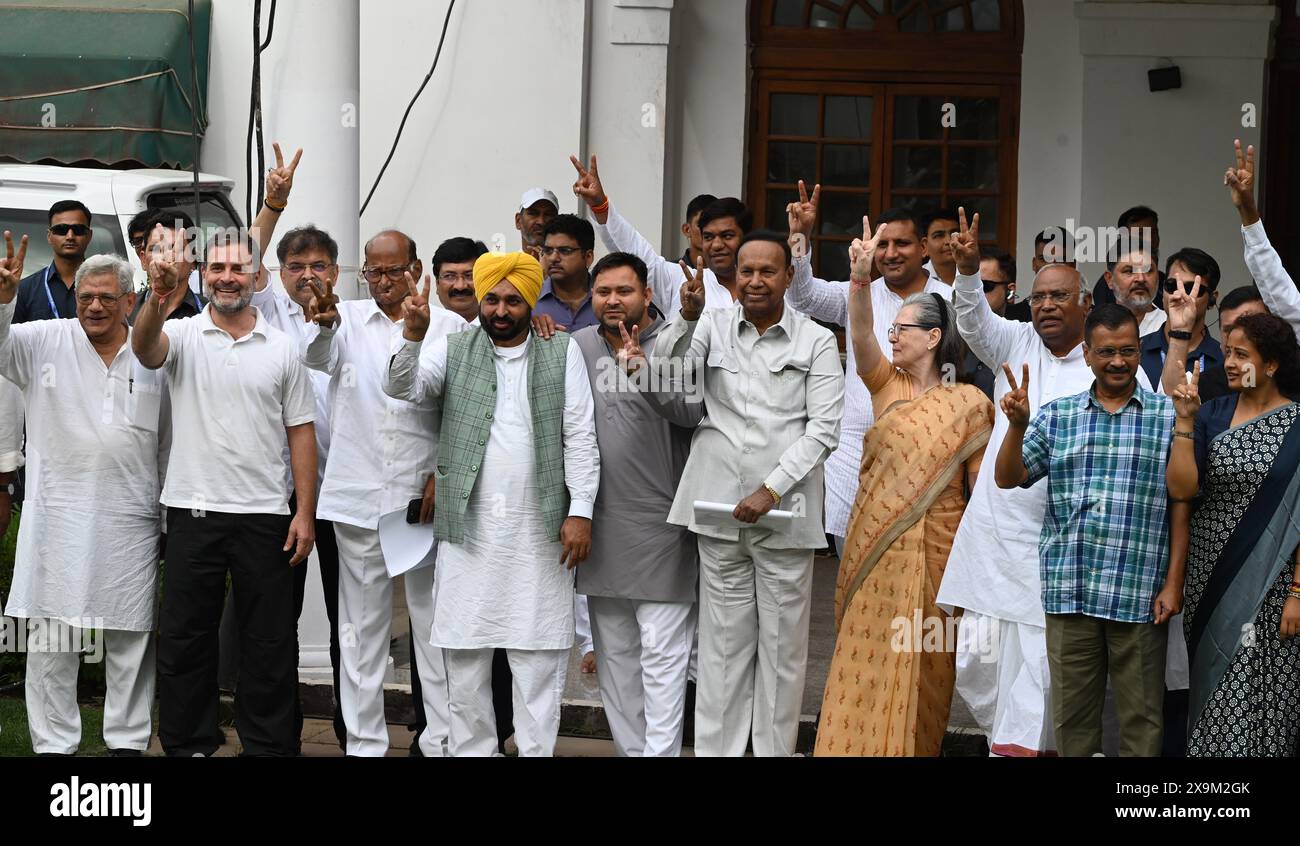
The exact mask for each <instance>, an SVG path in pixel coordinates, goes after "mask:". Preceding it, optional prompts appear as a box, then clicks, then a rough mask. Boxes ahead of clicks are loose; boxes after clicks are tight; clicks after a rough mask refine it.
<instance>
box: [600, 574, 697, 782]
mask: <svg viewBox="0 0 1300 846" xmlns="http://www.w3.org/2000/svg"><path fill="white" fill-rule="evenodd" d="M587 604H588V607H589V608H590V609H591V633H592V636H593V637H594V638H595V641H596V671H597V673H596V678H597V681H598V682H599V684H600V698H601V699H602V700H603V701H604V704H605V717H606V719H608V720H609V730H610V733H611V734H613V736H614V749H615V751H617V752H618V754H619V755H620V756H623V757H633V758H639V757H646V758H653V757H669V758H671V757H677V756H679V755H681V754H682V719H683V716H684V714H683V709H684V708H685V706H686V672H687V668H688V666H689V664H690V657H691V643H692V642H693V641H694V639H695V604H694V603H690V602H648V601H644V600H636V599H611V598H608V597H603V596H590V597H588V598H587Z"/></svg>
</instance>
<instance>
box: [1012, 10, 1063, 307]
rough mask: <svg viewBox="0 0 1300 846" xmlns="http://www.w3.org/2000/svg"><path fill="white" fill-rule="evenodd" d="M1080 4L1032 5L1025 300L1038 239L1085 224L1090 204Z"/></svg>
mask: <svg viewBox="0 0 1300 846" xmlns="http://www.w3.org/2000/svg"><path fill="white" fill-rule="evenodd" d="M1074 7H1075V2H1074V0H1028V2H1026V3H1025V47H1024V54H1023V56H1024V59H1023V66H1022V67H1023V73H1022V74H1021V82H1020V147H1019V165H1018V168H1017V169H1018V173H1019V180H1018V184H1017V196H1016V243H1015V244H1002V245H1000V246H1002V248H1003V249H1006V250H1009V251H1010V252H1011V253H1012V254H1013V255H1015V256H1016V259H1017V265H1018V277H1017V278H1019V279H1020V280H1022V281H1023V283H1024V284H1023V285H1022V286H1021V288H1020V291H1021V294H1022V295H1025V296H1027V295H1028V293H1029V283H1030V282H1031V281H1032V280H1033V264H1032V260H1033V257H1034V236H1035V235H1037V234H1038V233H1039V232H1041V231H1042V230H1043V229H1045V228H1046V227H1048V226H1053V225H1055V226H1064V225H1065V223H1066V220H1067V219H1070V218H1074V219H1075V220H1078V218H1079V210H1080V209H1081V208H1082V206H1083V199H1082V196H1083V143H1084V137H1083V56H1082V55H1081V54H1080V53H1079V24H1078V20H1077V19H1076V18H1075V14H1074Z"/></svg>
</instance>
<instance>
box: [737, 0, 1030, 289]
mask: <svg viewBox="0 0 1300 846" xmlns="http://www.w3.org/2000/svg"><path fill="white" fill-rule="evenodd" d="M752 13H753V15H754V20H753V21H752V28H751V31H752V33H753V40H754V44H753V54H752V64H753V68H754V86H755V88H754V96H753V114H752V117H751V119H752V121H753V124H752V132H751V139H752V144H751V148H750V160H749V165H750V168H749V196H750V201H751V203H752V205H753V206H754V208H755V216H756V218H758V219H759V220H761V221H763V222H764V223H765V224H766V225H767V226H770V227H772V228H776V229H784V228H785V226H786V216H785V206H786V205H787V204H788V203H789V202H790V201H791V200H792V199H794V197H795V196H796V191H797V183H798V180H799V179H804V180H806V181H807V182H808V183H809V185H811V184H813V183H814V182H820V183H821V185H822V215H821V221H820V223H819V228H818V231H817V233H816V236H815V242H814V244H813V245H812V249H813V261H814V266H815V267H816V268H817V271H818V273H819V274H820V275H821V276H823V277H825V278H831V279H844V278H847V275H848V257H847V246H848V243H849V241H851V240H852V239H853V238H854V237H857V236H858V235H860V234H861V232H862V215H863V213H864V212H865V213H869V214H871V215H872V216H873V217H874V216H877V215H879V214H880V213H881V212H882V211H884V210H885V209H887V208H891V207H893V206H907V207H911V208H914V209H918V210H927V209H929V208H934V207H941V206H956V205H964V206H965V207H966V208H967V211H968V212H973V211H978V212H980V215H981V220H982V226H981V230H982V233H983V238H984V240H986V241H987V242H989V243H990V244H993V243H997V244H999V245H1000V246H1002V247H1004V248H1006V249H1009V250H1011V251H1013V252H1014V248H1015V246H1016V245H1015V244H1014V243H1013V239H1014V233H1015V231H1016V222H1015V191H1016V155H1017V136H1018V134H1019V130H1018V121H1017V117H1018V113H1019V107H1020V53H1021V44H1022V37H1023V36H1022V30H1021V18H1022V14H1021V6H1020V3H1019V2H1018V0H755V2H754V3H753V4H752Z"/></svg>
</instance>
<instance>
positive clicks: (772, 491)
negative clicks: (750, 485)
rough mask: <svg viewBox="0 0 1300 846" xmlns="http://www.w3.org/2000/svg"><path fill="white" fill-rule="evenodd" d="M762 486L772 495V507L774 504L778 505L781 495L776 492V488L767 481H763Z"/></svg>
mask: <svg viewBox="0 0 1300 846" xmlns="http://www.w3.org/2000/svg"><path fill="white" fill-rule="evenodd" d="M763 487H764V488H765V489H766V490H767V492H768V493H769V494H771V495H772V507H773V508H775V507H776V506H778V505H780V504H781V495H780V494H779V493H777V492H776V488H774V487H772V486H771V485H769V484H768V483H767V482H764V483H763Z"/></svg>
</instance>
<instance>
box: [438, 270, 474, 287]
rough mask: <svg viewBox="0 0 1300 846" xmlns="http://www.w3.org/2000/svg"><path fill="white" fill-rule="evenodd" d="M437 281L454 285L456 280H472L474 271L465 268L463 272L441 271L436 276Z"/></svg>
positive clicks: (470, 281) (471, 281)
mask: <svg viewBox="0 0 1300 846" xmlns="http://www.w3.org/2000/svg"><path fill="white" fill-rule="evenodd" d="M438 281H439V282H446V283H447V284H448V285H455V284H456V283H457V282H469V283H471V284H472V283H473V282H474V271H472V270H467V271H465V272H464V273H442V274H439V276H438Z"/></svg>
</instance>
